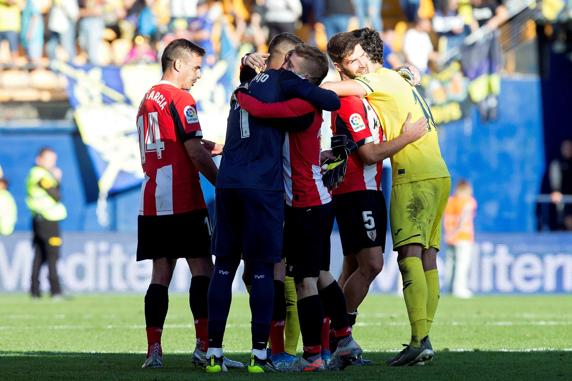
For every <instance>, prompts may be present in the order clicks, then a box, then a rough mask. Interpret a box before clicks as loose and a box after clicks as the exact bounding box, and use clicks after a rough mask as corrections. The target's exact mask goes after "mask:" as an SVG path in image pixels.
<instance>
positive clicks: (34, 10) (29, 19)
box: [20, 0, 44, 68]
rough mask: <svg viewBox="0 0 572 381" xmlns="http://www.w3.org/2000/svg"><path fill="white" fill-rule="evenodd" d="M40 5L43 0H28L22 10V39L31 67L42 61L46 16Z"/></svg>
mask: <svg viewBox="0 0 572 381" xmlns="http://www.w3.org/2000/svg"><path fill="white" fill-rule="evenodd" d="M40 6H41V0H26V4H25V6H24V10H23V11H22V31H21V36H20V39H21V41H22V47H23V48H24V50H25V51H26V57H27V58H28V65H29V67H30V68H35V67H36V66H38V64H39V63H40V58H41V57H42V49H43V46H44V17H43V15H42V10H41V9H40Z"/></svg>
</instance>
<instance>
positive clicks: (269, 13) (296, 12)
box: [263, 0, 302, 41]
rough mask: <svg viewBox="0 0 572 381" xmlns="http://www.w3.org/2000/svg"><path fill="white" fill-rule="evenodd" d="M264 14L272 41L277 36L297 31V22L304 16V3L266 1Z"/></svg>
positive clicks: (286, 0) (282, 0)
mask: <svg viewBox="0 0 572 381" xmlns="http://www.w3.org/2000/svg"><path fill="white" fill-rule="evenodd" d="M263 12H264V15H265V18H264V20H265V21H266V26H267V27H268V41H270V40H271V39H272V38H273V37H274V36H276V35H277V34H280V33H294V32H295V31H296V22H297V21H298V19H299V18H300V16H301V15H302V3H301V2H300V0H266V2H265V3H264V11H263Z"/></svg>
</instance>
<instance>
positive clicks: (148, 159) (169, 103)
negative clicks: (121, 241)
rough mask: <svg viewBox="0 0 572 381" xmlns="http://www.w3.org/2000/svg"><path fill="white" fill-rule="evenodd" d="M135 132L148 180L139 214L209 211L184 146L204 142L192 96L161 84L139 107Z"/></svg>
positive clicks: (197, 174) (151, 91)
mask: <svg viewBox="0 0 572 381" xmlns="http://www.w3.org/2000/svg"><path fill="white" fill-rule="evenodd" d="M137 130H138V132H139V149H140V152H141V165H142V167H143V172H144V174H145V178H144V180H143V184H142V185H141V203H140V207H139V214H140V215H145V216H161V215H168V214H178V213H185V212H190V211H193V210H197V209H204V208H206V205H205V200H204V197H203V192H202V190H201V186H200V182H199V172H198V170H197V169H196V168H195V166H194V165H193V163H192V161H191V159H190V158H189V156H188V155H187V151H186V149H185V145H184V143H185V141H187V140H189V139H194V138H201V137H202V131H201V125H200V123H199V118H198V115H197V106H196V102H195V100H194V98H193V97H192V95H191V94H189V93H188V92H186V91H184V90H181V89H179V88H178V87H176V86H174V85H173V84H172V83H170V82H168V81H161V82H159V83H158V84H157V85H155V86H153V87H152V88H151V89H150V90H149V91H148V92H147V93H146V94H145V97H144V98H143V100H142V101H141V104H140V105H139V111H138V113H137Z"/></svg>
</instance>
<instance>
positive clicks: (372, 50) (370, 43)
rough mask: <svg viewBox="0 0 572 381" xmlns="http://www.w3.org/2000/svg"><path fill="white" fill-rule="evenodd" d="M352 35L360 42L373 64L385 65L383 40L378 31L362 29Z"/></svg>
mask: <svg viewBox="0 0 572 381" xmlns="http://www.w3.org/2000/svg"><path fill="white" fill-rule="evenodd" d="M350 33H351V34H353V35H354V36H355V37H356V38H358V39H359V40H360V42H359V44H360V46H361V47H362V49H363V50H364V51H365V52H366V53H367V55H368V56H369V59H370V60H372V62H377V63H379V64H383V40H382V39H381V37H379V33H378V32H377V31H375V30H373V29H370V28H361V29H356V30H353V31H351V32H350Z"/></svg>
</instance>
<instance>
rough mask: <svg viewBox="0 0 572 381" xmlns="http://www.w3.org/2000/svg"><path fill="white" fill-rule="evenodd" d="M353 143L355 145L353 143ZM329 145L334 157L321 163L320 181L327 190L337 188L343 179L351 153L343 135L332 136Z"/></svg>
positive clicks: (346, 139) (348, 143)
mask: <svg viewBox="0 0 572 381" xmlns="http://www.w3.org/2000/svg"><path fill="white" fill-rule="evenodd" d="M351 143H353V142H351ZM353 144H354V145H355V143H353ZM331 145H332V154H333V156H334V157H333V158H331V159H327V160H326V161H324V163H323V164H322V181H323V182H324V185H325V186H326V187H327V188H328V189H329V190H332V189H334V188H337V187H338V186H339V185H340V184H341V183H342V181H343V180H344V176H345V175H346V169H347V166H348V156H349V155H350V153H351V151H350V149H349V148H348V146H350V145H351V144H350V142H349V141H348V138H347V136H345V135H334V136H332V140H331ZM356 148H357V147H356Z"/></svg>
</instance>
